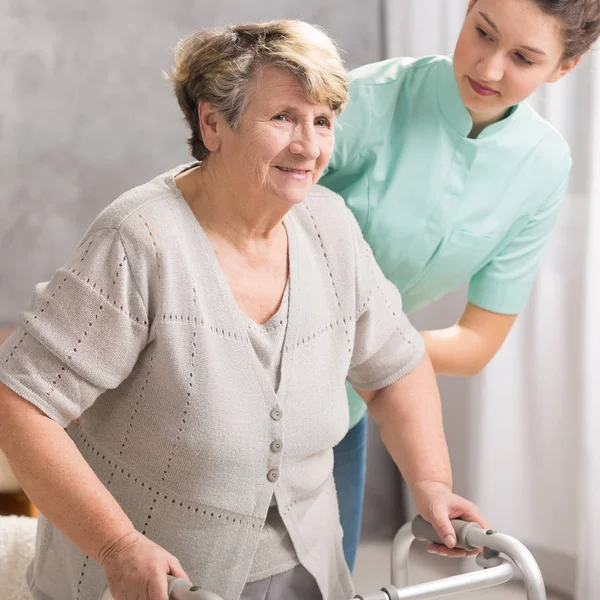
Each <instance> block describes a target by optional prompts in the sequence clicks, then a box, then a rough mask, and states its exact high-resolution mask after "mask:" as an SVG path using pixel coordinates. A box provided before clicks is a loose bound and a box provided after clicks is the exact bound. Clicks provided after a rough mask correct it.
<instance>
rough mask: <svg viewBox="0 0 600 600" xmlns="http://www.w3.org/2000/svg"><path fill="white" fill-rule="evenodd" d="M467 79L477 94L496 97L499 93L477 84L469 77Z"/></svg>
mask: <svg viewBox="0 0 600 600" xmlns="http://www.w3.org/2000/svg"><path fill="white" fill-rule="evenodd" d="M467 79H468V80H469V83H470V84H471V87H472V88H473V91H474V92H475V93H476V94H479V95H480V96H495V95H496V94H498V93H499V92H497V91H496V90H493V89H491V88H489V87H485V85H481V84H480V83H477V82H476V81H475V80H474V79H471V78H470V77H469V76H468V75H467Z"/></svg>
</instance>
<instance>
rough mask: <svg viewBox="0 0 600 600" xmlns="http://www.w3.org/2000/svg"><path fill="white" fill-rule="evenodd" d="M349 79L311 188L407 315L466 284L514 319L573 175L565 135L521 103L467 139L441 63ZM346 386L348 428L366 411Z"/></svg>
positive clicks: (382, 68)
mask: <svg viewBox="0 0 600 600" xmlns="http://www.w3.org/2000/svg"><path fill="white" fill-rule="evenodd" d="M350 80H351V84H350V101H349V104H348V107H347V109H346V110H345V111H344V112H343V113H342V115H341V116H340V117H339V119H338V122H337V126H336V142H335V149H334V153H333V156H332V159H331V162H330V163H329V166H328V168H327V170H326V171H325V173H324V175H323V177H322V178H321V180H320V181H319V183H320V184H321V185H324V186H326V187H328V188H330V189H331V190H333V191H335V192H337V193H338V194H340V195H341V196H342V197H343V198H344V200H345V201H346V203H347V205H348V206H349V207H350V209H351V210H352V211H353V213H354V215H355V217H356V219H357V220H358V223H359V224H360V227H361V229H362V232H363V235H364V237H365V239H366V240H367V242H368V243H369V244H370V246H371V247H372V249H373V253H374V255H375V258H376V259H377V262H378V263H379V265H380V267H381V269H382V270H383V272H384V273H385V275H386V277H387V278H388V279H389V280H390V281H391V282H392V283H394V284H395V285H396V286H397V288H398V290H399V291H400V293H401V294H402V298H403V306H404V310H405V312H411V311H414V310H416V309H418V308H421V307H423V306H425V305H427V304H429V303H431V302H433V301H434V300H437V299H438V298H440V297H442V296H444V295H445V294H447V293H449V292H450V291H451V290H453V289H454V288H456V287H457V286H458V285H459V284H460V283H461V282H463V281H465V280H469V301H470V302H471V303H473V304H475V305H477V306H479V307H481V308H484V309H486V310H489V311H492V312H495V313H501V314H517V313H519V312H520V311H521V310H522V309H523V308H524V306H525V304H526V301H527V297H528V295H529V292H530V290H531V286H532V284H533V280H534V278H535V274H536V271H537V268H538V264H539V262H540V258H541V256H542V253H543V251H544V248H545V246H546V244H547V242H548V238H549V235H550V233H551V231H552V229H553V228H554V225H555V223H556V218H557V213H558V210H559V207H560V204H561V201H562V198H563V196H564V193H565V188H566V185H567V180H568V177H569V172H570V169H571V157H570V151H569V147H568V145H567V143H566V142H565V140H564V139H563V137H562V136H561V135H560V134H559V133H558V132H557V131H556V130H555V129H554V128H553V127H552V126H551V125H550V124H549V123H548V122H546V121H545V120H544V119H542V118H541V117H540V116H539V115H538V114H537V113H536V112H535V111H534V110H533V109H532V108H531V107H530V106H529V105H528V104H527V103H521V104H519V105H517V106H514V107H512V108H511V109H510V110H509V111H508V114H507V116H506V117H505V118H504V119H502V120H501V121H499V122H497V123H495V124H493V125H490V126H488V127H487V128H486V129H484V130H483V132H481V133H480V134H479V136H478V137H477V138H476V139H469V138H468V137H467V136H468V135H469V133H470V131H471V129H472V120H471V117H470V115H469V112H468V111H467V109H466V107H465V106H464V104H463V103H462V101H461V99H460V95H459V92H458V87H457V85H456V81H455V79H454V74H453V70H452V59H451V58H449V57H445V56H435V57H426V58H421V59H418V60H414V59H407V58H394V59H391V60H386V61H383V62H379V63H375V64H370V65H366V66H363V67H360V68H358V69H356V70H354V71H352V72H351V74H350ZM347 387H348V396H349V402H350V425H351V427H352V426H354V425H355V424H356V423H358V422H359V421H360V419H361V418H362V416H363V414H364V412H365V410H366V407H365V404H364V402H363V401H362V399H361V398H360V396H358V394H356V392H355V391H354V390H353V389H352V388H351V386H349V385H348V386H347Z"/></svg>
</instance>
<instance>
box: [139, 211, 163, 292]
mask: <svg viewBox="0 0 600 600" xmlns="http://www.w3.org/2000/svg"><path fill="white" fill-rule="evenodd" d="M138 217H139V218H140V220H141V221H142V223H143V224H144V227H145V228H146V230H147V232H148V235H149V236H150V240H151V241H152V245H153V246H154V254H155V256H156V272H157V274H158V281H159V283H160V281H161V277H160V258H159V256H158V246H157V245H156V240H155V239H154V234H153V233H152V230H151V229H150V225H149V224H148V221H146V220H145V219H144V217H142V215H141V214H140V213H139V212H138Z"/></svg>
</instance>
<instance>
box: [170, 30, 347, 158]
mask: <svg viewBox="0 0 600 600" xmlns="http://www.w3.org/2000/svg"><path fill="white" fill-rule="evenodd" d="M268 66H273V67H278V68H280V69H283V70H285V71H287V72H289V73H291V74H292V75H294V76H295V77H296V78H297V80H298V81H299V83H300V84H301V85H302V87H303V88H304V90H305V91H306V95H307V98H308V99H309V100H310V101H311V102H313V103H315V104H326V105H328V106H329V107H330V108H331V109H332V110H333V111H334V112H335V113H336V114H339V113H341V112H342V110H343V109H344V108H345V106H346V104H347V102H348V79H347V74H346V70H345V69H344V65H343V63H342V59H341V58H340V55H339V53H338V50H337V47H336V45H335V43H334V42H333V41H332V40H331V38H330V37H329V36H328V35H327V34H326V33H325V31H323V30H322V29H320V28H318V27H315V26H313V25H309V24H308V23H305V22H303V21H296V20H281V21H270V22H268V23H251V24H246V25H237V26H235V27H226V28H225V29H202V30H200V31H198V32H196V33H193V34H191V35H189V36H188V37H186V38H185V39H183V40H182V41H181V42H180V43H179V45H178V46H177V49H176V52H175V68H174V69H173V71H172V72H171V73H170V74H169V75H168V76H167V77H168V79H169V80H170V81H171V82H172V83H173V86H174V88H175V95H176V96H177V101H178V102H179V106H180V107H181V110H182V111H183V114H184V116H185V119H186V121H187V123H188V125H189V127H190V129H191V130H192V135H191V137H190V138H189V140H188V142H189V145H190V148H191V153H192V155H193V156H194V158H196V159H197V160H203V159H204V158H205V157H206V156H207V155H208V153H209V151H208V150H207V148H206V146H205V145H204V142H203V141H202V136H201V134H200V126H199V121H198V103H200V102H210V103H211V104H212V105H213V106H214V107H215V108H216V109H217V110H218V111H219V112H220V114H221V115H222V116H223V117H224V119H225V120H226V121H227V123H228V124H229V126H230V127H232V128H233V129H235V128H236V127H237V126H238V125H239V123H240V119H241V117H242V114H243V112H244V109H245V107H246V104H247V102H248V96H249V90H250V82H251V80H252V78H253V76H254V75H255V74H256V73H257V72H258V71H260V70H261V69H263V68H265V67H268Z"/></svg>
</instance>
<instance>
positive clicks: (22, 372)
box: [0, 166, 424, 600]
mask: <svg viewBox="0 0 600 600" xmlns="http://www.w3.org/2000/svg"><path fill="white" fill-rule="evenodd" d="M188 167H189V166H181V167H178V168H176V169H174V170H172V171H170V172H169V173H166V174H164V175H161V176H159V177H157V178H156V179H154V180H152V181H151V182H149V183H147V184H145V185H142V186H140V187H138V188H135V189H133V190H131V191H129V192H127V193H126V194H124V195H123V196H121V197H120V198H119V199H117V200H116V201H115V202H113V203H112V204H111V205H110V206H109V207H108V208H107V209H105V210H104V211H103V212H102V213H101V214H100V215H99V216H98V218H97V219H96V220H95V221H94V223H93V224H92V226H91V228H90V229H89V231H88V232H87V234H86V235H85V237H84V238H83V240H82V242H81V244H80V245H79V247H78V248H77V249H76V251H75V252H74V254H73V256H72V257H71V258H70V259H69V261H68V262H67V264H66V265H65V266H64V267H63V268H61V269H59V270H58V271H57V272H56V274H55V275H54V276H53V277H52V279H51V281H50V282H48V283H44V284H40V285H39V286H38V287H37V288H36V291H35V295H34V300H33V306H32V308H31V309H29V310H27V311H25V312H24V313H23V315H22V318H21V321H20V324H19V326H18V327H17V329H16V331H15V332H14V333H13V334H12V335H11V337H10V338H9V339H8V340H7V342H6V343H5V344H4V345H3V346H2V348H0V380H2V381H3V382H4V383H5V384H6V385H7V386H9V387H10V388H11V389H13V390H14V391H15V392H16V393H18V394H20V395H21V396H23V397H24V398H26V399H28V400H29V401H30V402H32V403H33V404H35V405H36V406H37V407H39V408H40V409H41V410H43V411H44V412H45V413H46V414H48V415H49V416H50V417H51V418H53V419H55V420H56V421H57V422H58V423H60V424H61V425H63V426H65V427H67V433H68V434H69V436H70V437H71V438H72V439H73V441H74V442H75V444H76V445H77V447H78V449H79V450H80V452H81V453H82V455H83V456H84V457H85V459H86V460H87V462H88V463H89V464H90V466H91V468H92V469H93V470H94V471H95V473H96V474H97V475H98V477H99V478H100V480H101V481H102V482H103V483H104V484H105V485H106V486H107V488H108V489H109V490H110V491H111V493H112V494H113V495H114V496H115V498H116V499H117V501H118V502H119V503H120V505H121V506H122V507H123V509H124V510H125V512H126V513H127V514H128V516H129V518H130V519H131V520H132V522H133V523H134V525H135V527H136V528H137V529H139V531H141V532H143V533H144V534H145V535H147V536H148V537H149V538H151V539H153V540H154V541H155V542H156V543H158V544H160V545H162V546H163V547H165V548H166V549H167V550H168V551H169V552H171V553H172V554H174V555H175V556H177V557H178V558H179V560H180V561H181V564H182V566H183V568H184V569H185V570H186V572H187V573H188V575H189V576H190V577H191V579H192V580H193V581H194V583H195V584H197V585H199V586H201V587H204V588H207V589H209V590H212V591H213V592H216V593H218V594H220V595H221V596H222V597H223V598H225V600H238V598H239V596H240V593H241V590H242V589H243V587H244V585H245V583H246V581H247V579H248V576H249V573H250V570H251V567H252V564H253V561H254V556H255V552H256V549H257V546H258V543H259V538H260V534H261V530H262V528H263V525H264V523H265V519H266V516H267V512H268V509H269V505H270V503H271V498H272V496H273V494H275V498H276V500H277V506H278V508H279V513H280V515H281V519H282V521H283V523H284V525H285V527H286V529H287V532H289V535H290V538H291V540H292V543H293V546H294V549H295V551H296V553H297V556H298V560H299V561H300V563H301V564H302V565H303V566H304V567H306V569H307V570H308V571H309V572H310V573H311V574H312V575H313V576H314V577H315V579H316V581H317V583H318V585H319V588H320V590H321V592H322V594H323V598H324V600H346V599H347V598H350V597H351V596H352V594H353V590H352V584H351V579H350V574H349V573H348V569H347V567H346V563H345V561H344V554H343V550H342V540H341V527H340V524H339V519H338V507H337V501H336V494H335V487H334V482H333V475H332V467H333V452H332V448H333V446H335V445H336V444H337V443H338V442H339V441H340V440H341V439H342V438H343V437H344V435H345V433H346V431H347V429H348V403H347V398H346V393H345V390H344V381H345V379H346V378H347V379H348V380H349V381H350V382H351V383H352V384H353V385H356V386H358V387H361V388H364V389H381V388H383V387H385V386H387V385H389V384H391V383H393V382H395V381H397V380H398V379H400V378H401V377H403V376H404V375H406V374H407V373H409V372H410V371H411V370H412V369H414V368H415V367H416V366H417V364H418V363H419V362H420V360H421V357H422V355H423V351H424V348H423V341H422V339H421V337H420V336H419V334H418V332H417V331H415V329H414V328H413V327H412V326H411V325H410V324H409V322H408V320H407V319H406V317H405V316H404V314H403V313H402V307H401V299H400V296H399V294H398V292H397V290H396V288H395V287H394V286H393V285H391V284H390V283H389V282H388V281H387V280H385V279H384V277H383V275H382V274H381V271H380V270H379V268H378V267H377V264H376V262H375V260H374V258H373V255H372V253H371V251H370V249H369V247H368V246H367V244H366V243H365V242H364V240H363V238H362V236H361V233H360V230H359V228H358V225H357V224H356V221H355V220H354V218H353V217H352V215H351V213H350V211H349V210H348V209H347V208H346V207H345V206H344V203H343V201H342V199H341V198H340V197H339V196H337V195H336V194H333V193H332V192H330V191H328V190H325V189H323V188H320V187H315V189H314V190H313V192H312V193H311V194H310V195H309V197H308V198H307V200H306V201H305V202H304V203H302V204H301V205H298V206H296V207H294V208H293V209H292V210H291V211H290V212H289V213H288V214H287V215H286V217H285V220H284V223H285V226H286V230H287V234H288V241H289V270H290V275H289V286H290V287H289V313H288V314H289V318H288V325H287V328H286V331H285V337H284V343H283V353H282V356H281V368H280V383H279V388H278V390H277V393H276V392H275V390H274V389H273V386H272V385H271V382H270V381H269V378H268V377H267V376H266V374H265V371H264V369H263V368H262V365H261V364H260V361H259V359H258V358H257V355H256V353H255V352H254V350H253V348H252V345H251V343H250V341H249V338H248V334H247V324H246V322H245V320H244V319H243V318H242V315H241V314H240V311H239V310H238V307H237V305H236V303H235V300H234V298H233V295H232V294H231V291H230V289H229V287H228V285H227V282H226V279H225V276H224V274H223V272H222V271H221V269H220V267H219V264H218V261H217V259H216V256H215V254H214V252H213V250H212V247H211V245H210V242H209V241H208V238H207V237H206V235H205V233H204V231H203V230H202V228H201V227H200V225H199V223H198V221H197V220H196V218H195V217H194V215H193V213H192V211H191V210H190V208H189V206H188V205H187V203H186V202H185V200H184V199H183V198H182V196H181V193H180V192H179V190H178V188H177V186H176V185H175V181H174V176H175V175H177V174H178V173H180V172H181V171H183V170H184V169H185V168H188ZM74 419H79V424H77V423H74V422H73V420H74ZM276 440H280V441H281V443H282V445H283V448H282V450H281V451H279V452H274V451H273V449H272V443H273V442H274V441H276ZM28 579H29V583H30V587H31V590H32V594H33V597H34V598H35V599H36V600H56V599H57V598H60V599H61V600H97V599H98V597H99V596H100V593H101V592H102V590H103V587H104V582H103V575H102V569H101V568H100V566H99V565H97V564H95V563H94V561H92V560H90V559H89V558H87V557H86V556H85V555H84V554H82V553H81V552H80V551H79V549H78V548H77V547H75V546H74V545H73V544H72V543H71V542H70V541H69V540H68V539H67V538H66V537H65V536H64V535H63V534H62V533H61V532H60V531H58V530H57V529H56V528H54V527H53V525H52V524H50V523H49V522H48V521H47V520H46V519H44V518H43V517H40V525H39V531H38V539H37V554H36V558H35V560H34V562H33V564H32V566H31V567H30V570H29V577H28Z"/></svg>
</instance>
